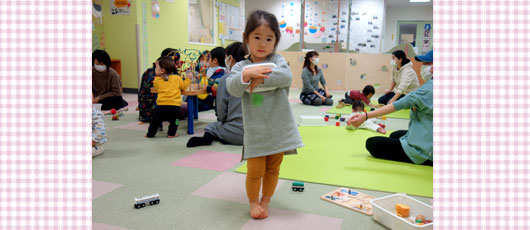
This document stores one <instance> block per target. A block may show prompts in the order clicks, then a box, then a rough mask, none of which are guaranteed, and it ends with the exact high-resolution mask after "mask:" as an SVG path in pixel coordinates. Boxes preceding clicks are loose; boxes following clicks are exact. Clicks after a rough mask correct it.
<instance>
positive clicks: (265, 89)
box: [241, 62, 278, 93]
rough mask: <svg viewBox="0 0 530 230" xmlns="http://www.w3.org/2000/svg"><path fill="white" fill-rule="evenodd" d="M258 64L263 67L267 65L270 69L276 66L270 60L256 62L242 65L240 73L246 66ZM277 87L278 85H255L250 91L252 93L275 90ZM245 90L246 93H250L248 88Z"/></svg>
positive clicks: (250, 66)
mask: <svg viewBox="0 0 530 230" xmlns="http://www.w3.org/2000/svg"><path fill="white" fill-rule="evenodd" d="M258 66H263V67H267V68H270V69H274V68H276V64H274V63H272V62H270V63H258V64H252V65H247V66H245V67H243V70H242V71H241V73H243V71H245V69H247V68H252V67H258ZM277 88H278V87H275V86H268V87H263V86H257V87H256V88H254V90H253V91H252V92H253V93H257V92H265V91H271V90H275V89H277ZM245 91H246V92H247V93H250V88H247V89H246V90H245Z"/></svg>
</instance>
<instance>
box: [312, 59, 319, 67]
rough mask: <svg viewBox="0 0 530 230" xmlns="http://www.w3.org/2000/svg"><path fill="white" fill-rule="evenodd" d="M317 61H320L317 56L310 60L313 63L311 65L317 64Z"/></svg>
mask: <svg viewBox="0 0 530 230" xmlns="http://www.w3.org/2000/svg"><path fill="white" fill-rule="evenodd" d="M319 61H320V59H319V58H315V59H313V61H311V62H312V63H313V65H317V64H318V62H319Z"/></svg>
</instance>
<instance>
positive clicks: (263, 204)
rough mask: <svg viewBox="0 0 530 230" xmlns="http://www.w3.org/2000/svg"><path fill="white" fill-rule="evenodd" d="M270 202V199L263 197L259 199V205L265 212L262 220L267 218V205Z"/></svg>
mask: <svg viewBox="0 0 530 230" xmlns="http://www.w3.org/2000/svg"><path fill="white" fill-rule="evenodd" d="M270 202H271V198H270V197H264V196H262V197H261V202H260V205H261V207H263V210H264V211H265V212H264V215H263V218H267V217H269V203H270Z"/></svg>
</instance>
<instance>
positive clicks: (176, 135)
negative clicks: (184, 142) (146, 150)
mask: <svg viewBox="0 0 530 230" xmlns="http://www.w3.org/2000/svg"><path fill="white" fill-rule="evenodd" d="M178 136H179V135H178V134H177V133H175V136H167V138H175V137H178Z"/></svg>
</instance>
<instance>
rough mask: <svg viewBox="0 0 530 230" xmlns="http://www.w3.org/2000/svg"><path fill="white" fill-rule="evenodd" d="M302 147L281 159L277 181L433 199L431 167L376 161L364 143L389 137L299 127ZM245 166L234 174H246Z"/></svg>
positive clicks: (340, 128)
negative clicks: (374, 137)
mask: <svg viewBox="0 0 530 230" xmlns="http://www.w3.org/2000/svg"><path fill="white" fill-rule="evenodd" d="M299 131H300V134H301V136H302V141H303V142H304V144H305V147H303V148H300V149H298V155H287V156H285V157H284V159H283V163H282V165H281V169H280V178H283V179H289V180H296V181H306V182H312V183H319V184H328V185H334V186H343V187H350V188H362V189H370V190H378V191H384V192H394V193H406V194H410V195H417V196H424V197H432V196H433V167H430V166H422V165H414V164H409V163H401V162H395V161H389V160H382V159H376V158H374V157H372V156H371V155H370V153H369V152H368V151H367V150H366V148H365V143H366V139H368V138H369V137H372V136H388V134H386V135H383V134H379V133H375V132H372V131H368V130H364V129H357V130H347V129H345V128H344V127H336V126H321V127H299ZM246 171H247V165H246V163H245V164H243V165H242V166H241V167H239V168H238V169H237V170H236V172H239V173H246Z"/></svg>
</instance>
